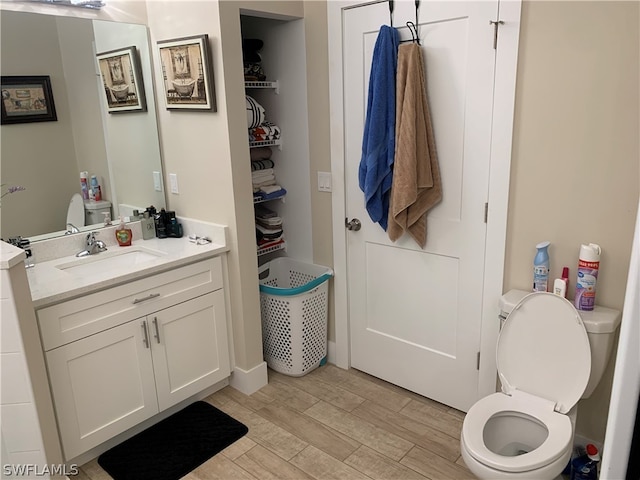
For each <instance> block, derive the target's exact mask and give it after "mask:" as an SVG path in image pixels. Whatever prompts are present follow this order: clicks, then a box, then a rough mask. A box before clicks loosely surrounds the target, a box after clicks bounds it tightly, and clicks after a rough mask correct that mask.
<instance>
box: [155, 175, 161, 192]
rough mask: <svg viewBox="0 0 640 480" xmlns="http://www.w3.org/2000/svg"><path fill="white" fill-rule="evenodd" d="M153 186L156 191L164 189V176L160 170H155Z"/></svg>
mask: <svg viewBox="0 0 640 480" xmlns="http://www.w3.org/2000/svg"><path fill="white" fill-rule="evenodd" d="M153 188H154V190H155V191H156V192H161V191H162V176H161V175H160V172H153Z"/></svg>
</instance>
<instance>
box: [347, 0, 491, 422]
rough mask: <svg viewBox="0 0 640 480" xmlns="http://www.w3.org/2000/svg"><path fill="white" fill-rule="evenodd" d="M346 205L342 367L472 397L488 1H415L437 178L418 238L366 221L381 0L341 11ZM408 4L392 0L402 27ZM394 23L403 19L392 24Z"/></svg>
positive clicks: (487, 96) (428, 392) (451, 400)
mask: <svg viewBox="0 0 640 480" xmlns="http://www.w3.org/2000/svg"><path fill="white" fill-rule="evenodd" d="M343 15H344V16H343V45H345V47H344V50H343V52H344V53H343V55H344V58H343V61H344V63H343V68H344V128H345V132H344V137H345V185H346V192H345V195H346V198H345V201H346V213H347V216H348V219H349V220H351V219H352V218H358V219H360V220H361V222H362V229H361V230H359V231H349V232H347V264H348V265H347V268H348V272H347V273H348V289H349V299H348V302H349V318H350V338H351V365H352V366H353V367H355V368H357V369H360V370H363V371H365V372H367V373H370V374H372V375H375V376H377V377H380V378H383V379H385V380H387V381H389V382H391V383H394V384H397V385H400V386H402V387H404V388H407V389H409V390H411V391H414V392H417V393H420V394H421V395H424V396H427V397H429V398H432V399H435V400H437V401H439V402H442V403H445V404H447V405H451V406H453V407H456V408H458V409H461V410H464V411H466V410H467V409H468V408H469V407H470V406H471V405H472V404H473V403H474V402H475V401H476V400H477V399H478V373H479V372H478V355H479V351H480V327H481V317H482V294H483V275H484V252H485V238H486V223H485V218H484V210H485V202H487V196H488V190H489V166H490V165H489V163H490V141H491V118H492V117H491V114H492V104H493V85H494V66H495V50H494V48H493V29H492V28H491V27H490V25H489V21H490V20H495V19H496V18H497V15H498V1H497V0H495V1H470V2H463V1H440V2H431V1H423V2H422V3H421V7H420V16H419V21H418V24H419V27H418V30H419V34H420V38H421V43H422V51H423V55H424V60H425V62H424V63H425V66H426V73H427V77H426V78H427V90H428V99H429V104H430V110H431V117H432V121H433V126H434V133H435V139H436V148H437V151H438V158H439V165H440V169H441V175H442V189H443V200H442V202H441V203H440V204H439V205H437V206H436V207H435V208H433V209H431V210H430V211H429V214H428V217H427V244H426V247H425V249H424V250H422V249H420V248H419V247H418V246H417V245H416V243H415V242H414V241H413V240H412V239H411V238H410V236H409V235H408V234H406V235H405V236H404V237H402V238H401V239H400V240H398V241H397V242H396V243H393V242H391V241H390V240H389V238H388V237H387V234H386V232H384V231H383V230H382V229H381V228H380V226H379V225H377V224H374V223H373V222H372V221H371V219H370V218H369V216H368V214H367V212H366V210H365V206H364V194H363V193H362V191H361V190H360V188H359V186H358V165H359V162H360V155H361V146H362V133H363V129H364V121H365V114H366V105H367V92H368V83H369V72H370V69H371V59H372V56H373V49H374V45H375V42H376V38H377V34H378V29H379V27H380V25H382V24H389V10H388V5H387V2H383V3H378V4H370V5H366V6H362V7H356V8H352V9H346V10H344V14H343ZM408 20H411V21H414V22H415V8H414V2H413V1H411V2H407V1H396V2H395V12H394V25H395V26H396V27H398V28H399V30H400V34H401V38H402V39H410V38H411V35H410V32H409V31H408V29H407V28H406V27H405V26H404V24H405V22H406V21H408ZM401 26H402V27H401Z"/></svg>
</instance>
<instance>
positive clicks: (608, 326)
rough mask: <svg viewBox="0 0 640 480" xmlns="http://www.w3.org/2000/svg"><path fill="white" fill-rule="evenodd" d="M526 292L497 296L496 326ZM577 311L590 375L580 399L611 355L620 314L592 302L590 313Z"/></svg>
mask: <svg viewBox="0 0 640 480" xmlns="http://www.w3.org/2000/svg"><path fill="white" fill-rule="evenodd" d="M530 293H531V292H526V291H524V290H509V291H508V292H507V293H505V294H504V295H503V296H502V297H500V300H499V301H498V306H499V308H500V314H499V319H500V327H502V323H503V322H504V320H505V319H506V318H507V316H508V315H509V313H511V311H512V310H513V308H514V307H515V306H516V305H517V304H518V303H519V302H520V300H522V299H523V298H524V297H525V296H526V295H529V294H530ZM578 313H579V314H580V317H581V318H582V323H584V327H585V329H586V330H587V336H588V337H589V346H590V347H591V375H590V376H589V383H588V384H587V387H586V388H585V390H584V393H583V394H582V398H589V397H590V396H591V394H592V393H593V391H594V390H595V388H596V387H597V386H598V383H600V379H601V378H602V374H603V373H604V370H605V368H606V367H607V363H608V362H609V358H610V357H611V351H612V350H613V344H614V341H615V338H616V332H617V330H618V327H619V326H620V320H621V318H622V313H621V312H620V311H618V310H614V309H612V308H607V307H601V306H599V305H596V306H595V308H594V309H593V310H592V311H590V312H587V311H583V310H578Z"/></svg>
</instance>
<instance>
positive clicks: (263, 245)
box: [258, 238, 284, 250]
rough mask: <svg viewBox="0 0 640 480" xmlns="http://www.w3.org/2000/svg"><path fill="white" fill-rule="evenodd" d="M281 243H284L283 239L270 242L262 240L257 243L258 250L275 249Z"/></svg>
mask: <svg viewBox="0 0 640 480" xmlns="http://www.w3.org/2000/svg"><path fill="white" fill-rule="evenodd" d="M283 243H284V238H279V239H277V240H271V241H266V240H263V241H261V242H259V243H258V250H266V249H267V248H271V247H275V246H277V245H281V244H283Z"/></svg>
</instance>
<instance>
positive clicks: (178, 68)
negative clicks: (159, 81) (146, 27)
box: [158, 34, 217, 112]
mask: <svg viewBox="0 0 640 480" xmlns="http://www.w3.org/2000/svg"><path fill="white" fill-rule="evenodd" d="M158 48H159V50H160V62H161V64H162V77H163V84H164V98H165V102H166V106H167V110H174V109H176V110H177V109H182V110H210V111H214V112H215V111H216V110H217V107H216V98H215V87H214V83H213V68H212V65H211V55H210V52H209V36H208V35H206V34H204V35H196V36H193V37H184V38H176V39H172V40H162V41H159V42H158Z"/></svg>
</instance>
